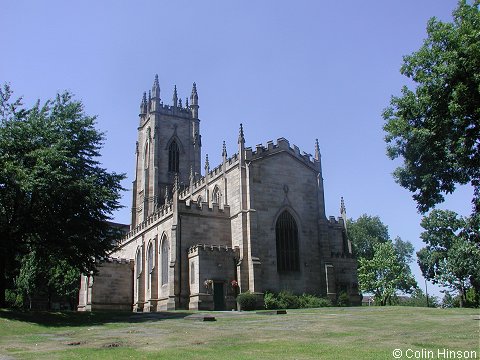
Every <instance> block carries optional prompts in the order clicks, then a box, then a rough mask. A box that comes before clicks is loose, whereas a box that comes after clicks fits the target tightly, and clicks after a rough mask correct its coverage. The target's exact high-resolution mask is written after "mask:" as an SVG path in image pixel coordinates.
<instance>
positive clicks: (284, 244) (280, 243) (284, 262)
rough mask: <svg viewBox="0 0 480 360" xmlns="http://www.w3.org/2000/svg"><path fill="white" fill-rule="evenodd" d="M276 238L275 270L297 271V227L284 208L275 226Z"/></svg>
mask: <svg viewBox="0 0 480 360" xmlns="http://www.w3.org/2000/svg"><path fill="white" fill-rule="evenodd" d="M275 236H276V240H277V270H278V271H282V272H283V271H298V270H299V260H298V252H299V251H298V228H297V223H296V222H295V219H294V218H293V216H292V215H291V214H290V213H289V212H288V211H287V210H285V211H284V212H282V213H281V214H280V216H279V217H278V219H277V224H276V226H275Z"/></svg>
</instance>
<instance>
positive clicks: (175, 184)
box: [173, 173, 180, 192]
mask: <svg viewBox="0 0 480 360" xmlns="http://www.w3.org/2000/svg"><path fill="white" fill-rule="evenodd" d="M179 190H180V182H179V178H178V173H175V177H174V179H173V192H178V191H179Z"/></svg>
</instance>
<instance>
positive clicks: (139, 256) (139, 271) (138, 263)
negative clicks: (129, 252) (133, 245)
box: [135, 247, 142, 277]
mask: <svg viewBox="0 0 480 360" xmlns="http://www.w3.org/2000/svg"><path fill="white" fill-rule="evenodd" d="M135 263H136V264H135V265H136V268H137V277H140V275H141V274H142V250H141V248H140V247H138V249H137V255H136V256H135Z"/></svg>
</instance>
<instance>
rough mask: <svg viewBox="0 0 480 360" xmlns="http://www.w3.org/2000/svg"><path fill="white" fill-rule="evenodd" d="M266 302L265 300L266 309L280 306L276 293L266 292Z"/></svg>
mask: <svg viewBox="0 0 480 360" xmlns="http://www.w3.org/2000/svg"><path fill="white" fill-rule="evenodd" d="M264 302H265V309H267V310H275V309H278V308H279V306H278V299H277V298H276V296H275V294H274V293H271V292H265V296H264Z"/></svg>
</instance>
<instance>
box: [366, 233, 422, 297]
mask: <svg viewBox="0 0 480 360" xmlns="http://www.w3.org/2000/svg"><path fill="white" fill-rule="evenodd" d="M358 280H359V285H360V289H361V290H362V291H365V292H371V293H373V294H374V295H375V299H376V301H377V303H379V304H380V305H381V306H385V305H387V304H390V301H391V300H392V299H393V297H394V296H395V294H396V292H397V291H403V292H411V291H412V290H413V289H415V288H416V287H417V283H416V281H415V279H414V277H413V275H412V273H411V271H410V268H409V267H408V265H406V264H405V263H404V262H403V261H401V259H400V258H399V255H398V253H397V251H396V250H395V247H394V245H393V244H392V243H391V242H385V243H378V244H375V245H374V255H373V257H372V259H366V258H360V259H359V270H358Z"/></svg>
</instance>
